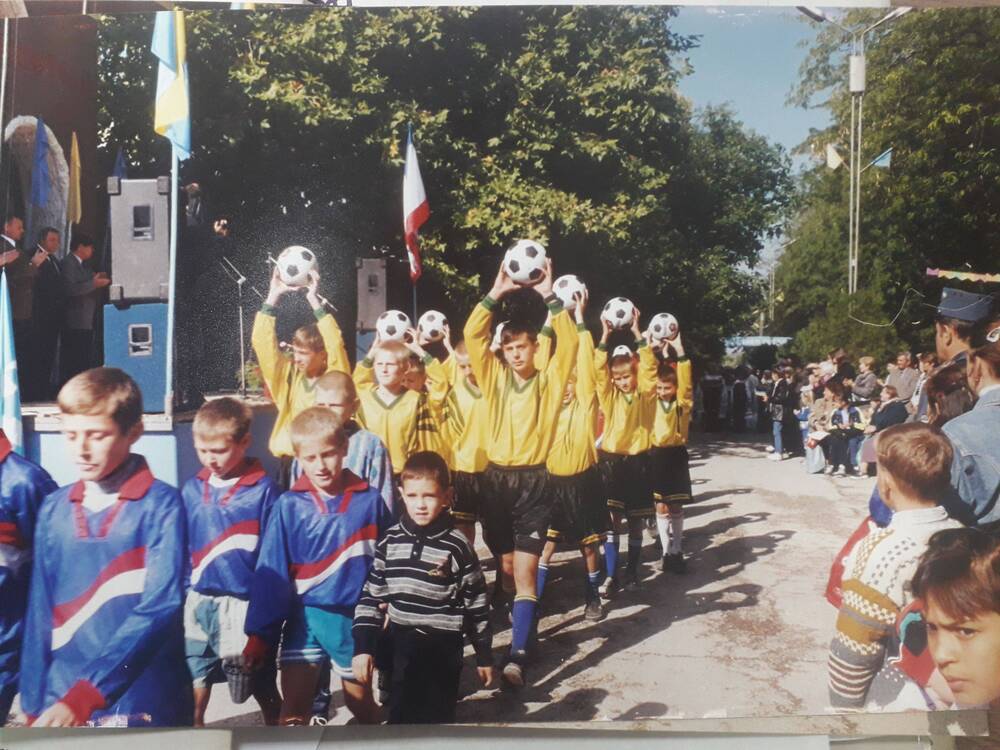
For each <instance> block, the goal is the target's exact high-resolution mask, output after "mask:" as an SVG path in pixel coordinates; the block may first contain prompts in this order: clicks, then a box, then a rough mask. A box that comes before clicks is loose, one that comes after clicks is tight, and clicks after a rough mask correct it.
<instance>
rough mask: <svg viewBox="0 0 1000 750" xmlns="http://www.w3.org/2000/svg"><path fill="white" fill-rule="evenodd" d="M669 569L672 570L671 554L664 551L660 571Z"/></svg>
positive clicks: (664, 571)
mask: <svg viewBox="0 0 1000 750" xmlns="http://www.w3.org/2000/svg"><path fill="white" fill-rule="evenodd" d="M668 570H670V555H668V554H667V553H666V552H664V553H663V556H662V557H660V572H661V573H666V572H667V571H668Z"/></svg>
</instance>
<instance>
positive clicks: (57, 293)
mask: <svg viewBox="0 0 1000 750" xmlns="http://www.w3.org/2000/svg"><path fill="white" fill-rule="evenodd" d="M60 239H61V237H60V234H59V230H57V229H53V228H52V227H45V228H44V229H43V230H42V231H41V232H39V233H38V246H37V248H36V249H35V253H36V257H38V258H39V259H40V265H39V266H38V274H37V276H36V277H35V295H34V296H35V302H34V307H35V309H34V328H35V331H34V334H35V335H34V340H33V342H32V343H33V349H34V358H35V359H34V372H35V380H36V381H37V382H36V383H35V389H34V391H35V392H34V395H35V398H36V399H37V400H39V401H51V400H52V399H53V398H55V394H56V386H55V383H54V380H55V379H54V378H53V377H52V375H53V373H52V367H53V365H54V364H55V361H56V350H57V348H58V346H59V334H60V332H61V331H62V328H63V322H64V321H65V319H66V294H65V292H64V291H63V280H62V271H61V264H60V262H59V260H58V259H57V258H56V253H57V252H58V251H59V246H60V244H61V242H60Z"/></svg>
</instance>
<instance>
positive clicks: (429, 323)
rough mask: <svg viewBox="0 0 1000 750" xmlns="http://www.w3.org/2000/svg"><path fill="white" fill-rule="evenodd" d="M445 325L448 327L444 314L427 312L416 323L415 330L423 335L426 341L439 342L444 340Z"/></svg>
mask: <svg viewBox="0 0 1000 750" xmlns="http://www.w3.org/2000/svg"><path fill="white" fill-rule="evenodd" d="M446 325H448V319H447V318H446V317H445V316H444V313H440V312H438V311H437V310H428V311H427V312H425V313H424V314H423V315H421V316H420V320H418V321H417V330H418V331H420V333H422V334H424V336H425V337H426V338H427V340H428V341H441V340H442V339H443V338H444V327H445V326H446Z"/></svg>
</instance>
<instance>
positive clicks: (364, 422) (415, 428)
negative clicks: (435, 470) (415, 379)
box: [354, 359, 443, 474]
mask: <svg viewBox="0 0 1000 750" xmlns="http://www.w3.org/2000/svg"><path fill="white" fill-rule="evenodd" d="M354 384H355V386H356V387H357V389H358V400H359V401H360V405H359V407H358V413H357V414H356V415H355V419H356V420H357V423H358V424H359V425H361V427H363V428H364V429H366V430H368V431H369V432H373V433H375V434H376V435H378V437H379V439H380V440H381V441H382V442H383V443H385V447H386V450H387V451H388V452H389V461H390V462H391V463H392V472H393V474H399V473H400V472H401V471H402V470H403V466H404V465H405V464H406V459H407V458H408V457H409V456H410V455H411V454H413V453H416V452H417V451H434V452H436V453H441V451H442V450H443V447H442V441H441V424H440V419H439V416H438V413H437V411H436V410H435V409H434V407H433V406H432V405H431V402H430V398H429V397H428V395H427V394H426V393H417V392H416V391H411V390H409V389H406V390H405V391H403V392H402V393H401V394H399V395H398V396H396V397H395V398H394V399H392V400H391V401H388V402H387V401H384V400H383V399H382V397H381V396H380V395H379V392H378V386H377V385H376V384H375V380H374V378H373V377H372V366H371V361H370V360H368V359H364V360H362V361H361V362H358V365H357V367H355V368H354Z"/></svg>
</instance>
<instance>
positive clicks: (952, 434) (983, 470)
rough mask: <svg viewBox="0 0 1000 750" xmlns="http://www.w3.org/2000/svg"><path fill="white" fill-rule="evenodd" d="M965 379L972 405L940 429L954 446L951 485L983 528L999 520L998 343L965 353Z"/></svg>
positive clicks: (999, 406) (999, 379)
mask: <svg viewBox="0 0 1000 750" xmlns="http://www.w3.org/2000/svg"><path fill="white" fill-rule="evenodd" d="M968 378H969V386H970V388H971V389H972V390H973V391H974V392H975V393H976V395H977V396H978V400H977V401H976V404H975V406H973V408H972V410H971V411H969V412H967V413H965V414H962V415H961V416H957V417H955V418H954V419H952V420H951V421H950V422H948V423H947V424H946V425H944V427H943V428H942V429H943V430H944V433H945V434H946V435H947V436H948V439H949V440H951V444H952V447H953V448H954V449H955V458H954V462H953V464H952V471H951V482H952V486H953V487H954V488H955V490H956V491H957V492H958V496H959V497H960V498H961V500H962V503H963V504H964V505H966V506H967V507H968V508H969V509H971V511H972V515H973V516H974V517H975V519H976V525H977V526H984V527H985V526H991V525H997V524H998V522H1000V505H998V502H997V501H998V495H1000V440H998V439H997V436H998V435H1000V344H987V345H986V346H983V347H980V348H979V349H974V350H972V351H971V352H970V353H969V355H968Z"/></svg>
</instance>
